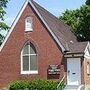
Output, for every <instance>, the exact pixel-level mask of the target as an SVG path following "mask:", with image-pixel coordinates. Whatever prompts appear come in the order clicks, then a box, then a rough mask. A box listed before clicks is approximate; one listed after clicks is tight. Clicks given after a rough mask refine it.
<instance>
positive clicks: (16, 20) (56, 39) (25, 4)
mask: <svg viewBox="0 0 90 90" xmlns="http://www.w3.org/2000/svg"><path fill="white" fill-rule="evenodd" d="M28 3H30V5H31V6H32V7H33V9H34V10H35V11H36V13H37V14H38V16H39V17H40V19H41V20H42V21H43V23H44V24H45V26H46V27H47V29H48V30H49V32H50V33H51V35H52V36H53V37H54V39H55V41H56V42H57V44H58V45H59V46H60V47H61V49H62V51H65V48H64V46H63V45H62V44H61V43H60V41H59V40H58V38H57V37H56V36H55V34H54V33H53V32H52V30H51V29H50V27H49V26H48V24H47V23H46V22H45V20H44V19H43V17H42V16H41V15H40V13H39V12H38V10H37V9H36V7H35V6H34V5H33V3H32V2H31V0H26V2H25V3H24V5H23V7H22V9H21V10H20V13H19V14H18V16H17V17H16V19H15V21H14V23H13V24H12V26H11V29H10V31H9V33H8V34H7V36H6V38H5V40H4V42H3V43H2V45H1V47H0V51H1V50H2V49H3V47H4V45H5V43H6V42H7V40H8V38H9V36H10V35H11V33H12V31H13V29H14V27H15V25H16V23H17V22H18V20H19V18H20V16H21V15H22V13H23V11H24V10H25V8H26V6H27V4H28Z"/></svg>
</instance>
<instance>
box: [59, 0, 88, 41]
mask: <svg viewBox="0 0 90 90" xmlns="http://www.w3.org/2000/svg"><path fill="white" fill-rule="evenodd" d="M59 19H60V20H63V21H64V22H65V23H66V24H68V25H69V26H71V27H72V30H73V32H74V33H75V35H76V36H77V39H78V40H79V41H89V40H90V0H87V1H86V4H85V5H82V6H81V7H80V9H76V10H66V11H65V12H64V13H63V16H60V17H59Z"/></svg>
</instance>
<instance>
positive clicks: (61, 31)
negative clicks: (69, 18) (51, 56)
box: [32, 1, 87, 53]
mask: <svg viewBox="0 0 90 90" xmlns="http://www.w3.org/2000/svg"><path fill="white" fill-rule="evenodd" d="M32 3H33V4H34V6H35V7H36V9H37V10H38V12H39V13H40V15H41V16H42V17H43V19H44V21H45V22H46V23H47V24H48V26H49V28H50V29H51V30H52V31H53V33H54V34H55V36H56V37H57V38H58V40H59V41H60V42H61V44H62V45H63V46H64V48H65V49H66V50H68V49H69V51H70V52H72V53H77V52H84V50H85V47H86V45H87V42H78V41H77V38H76V36H75V35H74V33H72V32H71V27H69V26H68V25H66V24H65V23H63V22H62V21H60V20H59V19H58V18H57V17H55V16H54V15H53V14H51V13H50V12H48V11H47V10H46V9H44V8H43V7H41V6H40V5H38V4H37V3H36V2H34V1H32Z"/></svg>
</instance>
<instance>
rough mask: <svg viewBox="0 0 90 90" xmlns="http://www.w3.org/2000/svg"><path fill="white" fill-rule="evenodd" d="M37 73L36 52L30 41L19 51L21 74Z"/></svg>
mask: <svg viewBox="0 0 90 90" xmlns="http://www.w3.org/2000/svg"><path fill="white" fill-rule="evenodd" d="M37 73H38V65H37V52H36V49H35V47H34V45H33V44H32V43H27V44H26V45H25V46H24V48H23V49H22V52H21V74H37Z"/></svg>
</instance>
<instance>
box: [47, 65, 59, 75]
mask: <svg viewBox="0 0 90 90" xmlns="http://www.w3.org/2000/svg"><path fill="white" fill-rule="evenodd" d="M48 74H54V75H55V74H60V65H49V67H48Z"/></svg>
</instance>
